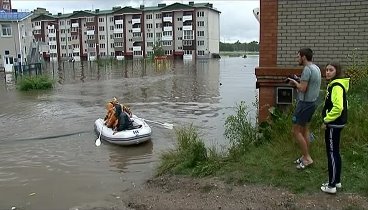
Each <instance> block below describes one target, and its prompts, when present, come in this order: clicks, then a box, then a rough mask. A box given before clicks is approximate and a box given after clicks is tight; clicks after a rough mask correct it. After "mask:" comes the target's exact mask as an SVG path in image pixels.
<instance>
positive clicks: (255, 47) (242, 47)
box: [220, 40, 259, 52]
mask: <svg viewBox="0 0 368 210" xmlns="http://www.w3.org/2000/svg"><path fill="white" fill-rule="evenodd" d="M220 51H245V52H258V51H259V43H258V42H257V41H252V42H249V43H246V42H244V43H241V42H239V40H238V41H236V42H234V43H223V42H220Z"/></svg>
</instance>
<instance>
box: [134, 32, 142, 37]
mask: <svg viewBox="0 0 368 210" xmlns="http://www.w3.org/2000/svg"><path fill="white" fill-rule="evenodd" d="M140 36H142V35H141V32H134V33H133V37H140Z"/></svg>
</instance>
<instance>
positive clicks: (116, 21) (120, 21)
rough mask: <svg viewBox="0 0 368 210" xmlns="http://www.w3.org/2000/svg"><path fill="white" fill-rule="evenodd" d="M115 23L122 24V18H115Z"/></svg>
mask: <svg viewBox="0 0 368 210" xmlns="http://www.w3.org/2000/svg"><path fill="white" fill-rule="evenodd" d="M115 24H124V20H115Z"/></svg>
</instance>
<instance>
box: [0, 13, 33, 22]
mask: <svg viewBox="0 0 368 210" xmlns="http://www.w3.org/2000/svg"><path fill="white" fill-rule="evenodd" d="M31 15H32V13H31V12H0V21H21V20H23V19H25V18H27V17H29V16H31Z"/></svg>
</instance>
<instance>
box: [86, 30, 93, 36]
mask: <svg viewBox="0 0 368 210" xmlns="http://www.w3.org/2000/svg"><path fill="white" fill-rule="evenodd" d="M87 35H95V30H88V31H87Z"/></svg>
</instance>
